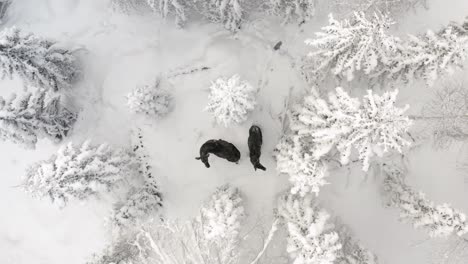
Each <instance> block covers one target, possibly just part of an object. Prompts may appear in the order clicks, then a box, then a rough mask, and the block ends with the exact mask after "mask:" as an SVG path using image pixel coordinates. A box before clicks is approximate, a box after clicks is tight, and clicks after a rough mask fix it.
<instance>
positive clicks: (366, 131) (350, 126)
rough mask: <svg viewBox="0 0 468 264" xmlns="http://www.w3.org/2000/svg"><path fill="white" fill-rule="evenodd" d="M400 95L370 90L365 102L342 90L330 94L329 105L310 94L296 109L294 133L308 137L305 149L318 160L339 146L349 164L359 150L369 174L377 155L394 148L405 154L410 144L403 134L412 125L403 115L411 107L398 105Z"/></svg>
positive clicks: (396, 92)
mask: <svg viewBox="0 0 468 264" xmlns="http://www.w3.org/2000/svg"><path fill="white" fill-rule="evenodd" d="M397 94H398V90H395V91H394V92H386V93H384V94H383V95H382V96H379V95H376V94H373V93H372V91H371V90H368V93H367V95H366V96H364V98H363V99H362V102H359V100H357V99H355V98H351V97H350V96H349V95H348V94H347V93H346V92H345V91H343V89H341V88H337V89H336V92H335V93H330V94H329V96H328V99H329V102H326V101H325V100H323V99H320V98H318V96H316V95H314V94H312V95H309V96H307V97H305V98H304V102H303V104H302V105H301V106H298V107H296V108H295V110H293V113H292V114H291V124H290V126H291V130H292V132H293V133H294V134H296V135H299V136H301V137H305V138H306V139H304V140H303V142H306V144H308V145H306V146H305V148H306V149H308V151H309V153H310V155H311V156H312V157H313V158H314V159H315V160H319V159H320V158H321V157H323V156H324V155H325V154H327V153H328V152H330V150H331V149H332V148H333V147H336V149H337V150H338V151H339V152H340V153H341V163H342V164H347V163H348V162H349V157H350V155H351V149H352V148H353V147H354V148H356V149H357V150H358V153H359V160H360V161H362V163H363V170H364V171H367V169H368V168H369V160H370V158H371V157H372V156H374V155H375V154H377V155H379V156H381V155H382V154H383V153H385V152H387V151H389V150H390V149H395V150H397V151H399V152H401V151H402V147H404V146H407V145H409V142H408V141H407V140H405V139H404V138H403V134H404V133H405V132H406V131H407V130H408V128H409V126H410V125H411V123H412V122H411V120H409V119H408V117H406V116H404V115H403V114H404V112H405V111H406V110H407V108H408V106H406V107H405V108H397V107H395V106H394V103H395V101H396V96H397Z"/></svg>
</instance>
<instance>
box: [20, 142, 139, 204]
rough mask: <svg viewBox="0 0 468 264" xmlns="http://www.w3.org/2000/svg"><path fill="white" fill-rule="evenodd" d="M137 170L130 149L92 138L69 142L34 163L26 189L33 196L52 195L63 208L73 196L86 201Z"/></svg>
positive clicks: (113, 186)
mask: <svg viewBox="0 0 468 264" xmlns="http://www.w3.org/2000/svg"><path fill="white" fill-rule="evenodd" d="M133 169H134V158H133V156H132V155H131V153H129V152H128V151H125V150H123V149H115V148H112V147H110V146H109V145H107V144H100V145H93V144H91V142H90V141H85V142H84V143H82V144H81V145H73V144H72V143H69V144H67V145H64V146H63V147H61V148H60V149H59V150H58V152H57V154H55V155H53V156H52V157H51V158H50V159H49V160H45V161H41V162H38V163H36V164H34V165H32V166H30V167H29V169H28V170H27V173H26V177H25V180H24V183H23V188H24V190H25V191H26V192H27V193H29V194H31V195H32V196H33V197H38V198H45V197H49V198H50V200H51V201H52V203H54V204H56V205H58V206H59V207H63V206H65V205H66V204H67V203H68V202H69V200H70V199H77V200H86V199H88V198H89V197H91V196H99V194H100V193H101V192H107V191H110V190H112V189H114V188H116V187H118V186H119V185H120V184H121V183H122V182H123V180H124V179H125V178H127V177H131V176H132V174H133V173H134V172H133Z"/></svg>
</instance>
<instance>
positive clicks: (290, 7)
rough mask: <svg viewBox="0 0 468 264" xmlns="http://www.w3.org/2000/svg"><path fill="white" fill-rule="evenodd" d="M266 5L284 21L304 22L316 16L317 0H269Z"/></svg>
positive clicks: (270, 11)
mask: <svg viewBox="0 0 468 264" xmlns="http://www.w3.org/2000/svg"><path fill="white" fill-rule="evenodd" d="M265 5H266V8H267V10H268V11H269V13H271V14H272V15H275V16H278V17H281V18H283V23H289V22H297V23H298V24H302V23H304V22H307V21H308V20H310V19H312V18H313V17H314V16H315V9H316V7H317V0H267V1H266V3H265Z"/></svg>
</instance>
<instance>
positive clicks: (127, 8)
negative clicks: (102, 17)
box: [110, 0, 150, 14]
mask: <svg viewBox="0 0 468 264" xmlns="http://www.w3.org/2000/svg"><path fill="white" fill-rule="evenodd" d="M110 8H111V9H112V10H113V11H116V12H121V13H124V14H131V13H134V12H138V11H143V10H148V9H149V8H150V7H149V5H148V2H147V0H110Z"/></svg>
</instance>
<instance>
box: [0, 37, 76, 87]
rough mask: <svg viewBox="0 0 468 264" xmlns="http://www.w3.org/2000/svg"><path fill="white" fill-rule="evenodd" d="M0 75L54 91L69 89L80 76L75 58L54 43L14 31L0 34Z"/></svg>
mask: <svg viewBox="0 0 468 264" xmlns="http://www.w3.org/2000/svg"><path fill="white" fill-rule="evenodd" d="M0 71H1V75H2V76H3V77H10V78H11V77H12V76H13V74H17V75H19V76H20V77H21V78H22V79H23V80H24V81H25V82H26V83H27V84H30V85H33V86H36V87H38V88H46V89H51V90H54V91H57V90H59V89H62V88H68V87H70V86H71V85H72V84H73V82H74V81H76V79H77V77H79V75H80V71H81V69H80V68H79V66H78V60H77V58H76V57H75V56H74V55H73V54H72V52H70V51H69V50H66V49H63V48H60V47H58V46H57V43H56V42H54V41H51V40H48V39H45V38H41V37H37V36H35V35H33V34H24V33H23V32H21V31H20V30H19V29H17V28H7V29H4V30H2V31H1V32H0Z"/></svg>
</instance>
